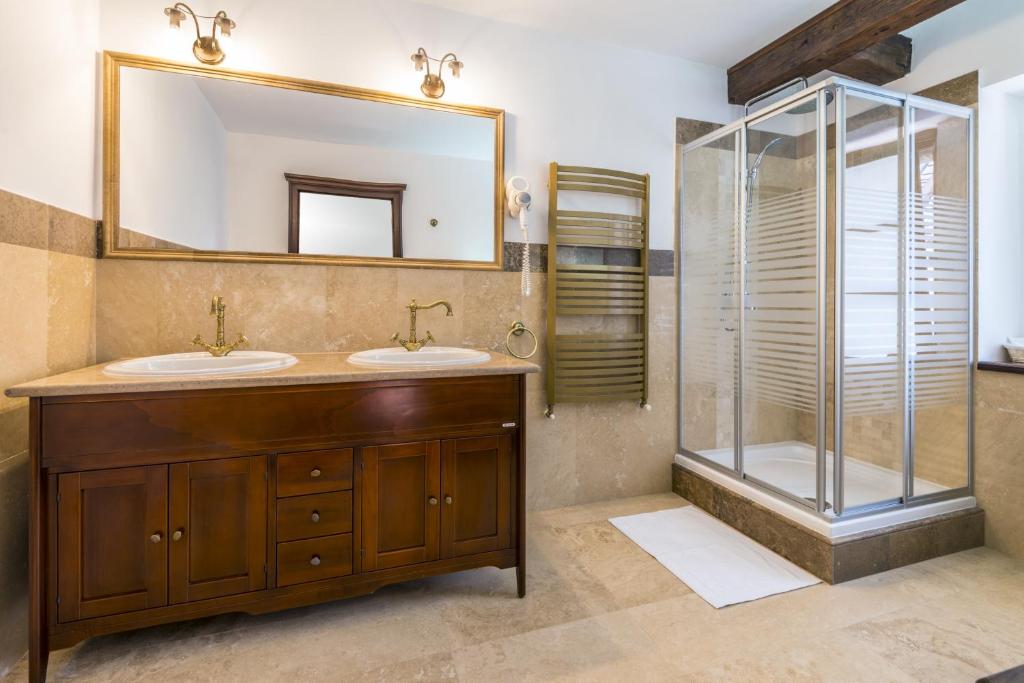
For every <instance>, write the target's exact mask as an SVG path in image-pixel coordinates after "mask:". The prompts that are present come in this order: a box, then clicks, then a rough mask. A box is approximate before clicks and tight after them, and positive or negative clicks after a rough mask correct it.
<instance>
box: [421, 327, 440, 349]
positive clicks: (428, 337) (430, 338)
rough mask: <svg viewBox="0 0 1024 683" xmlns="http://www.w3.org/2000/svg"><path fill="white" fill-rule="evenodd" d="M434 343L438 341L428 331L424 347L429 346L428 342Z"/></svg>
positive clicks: (424, 339)
mask: <svg viewBox="0 0 1024 683" xmlns="http://www.w3.org/2000/svg"><path fill="white" fill-rule="evenodd" d="M432 341H437V340H436V339H434V335H432V334H430V330H427V336H426V337H424V338H423V345H424V346H425V345H426V344H427V342H432Z"/></svg>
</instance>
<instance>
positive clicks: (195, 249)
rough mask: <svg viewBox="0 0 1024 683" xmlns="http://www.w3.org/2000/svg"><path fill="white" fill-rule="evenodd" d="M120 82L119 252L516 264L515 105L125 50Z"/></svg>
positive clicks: (114, 183)
mask: <svg viewBox="0 0 1024 683" xmlns="http://www.w3.org/2000/svg"><path fill="white" fill-rule="evenodd" d="M105 88H106V105H105V121H104V178H105V192H104V255H105V256H117V257H129V258H181V259H190V260H259V261H281V262H293V261H309V262H316V263H324V262H347V263H359V264H380V265H415V266H428V267H430V266H437V267H467V268H493V269H500V268H501V254H502V241H503V238H502V224H503V220H502V215H501V196H500V188H501V186H502V177H501V176H502V166H503V146H504V142H503V139H504V114H503V112H502V111H501V110H498V109H489V108H484V107H471V106H463V105H453V104H448V103H439V102H434V101H430V102H426V101H423V100H418V99H415V98H407V97H403V96H400V95H392V94H387V93H379V92H375V91H367V90H361V89H356V88H349V87H346V86H340V85H333V84H328V83H318V82H313V81H303V80H298V79H290V78H284V77H279V76H270V75H262V74H251V73H246V72H237V71H229V70H226V69H220V68H212V67H202V66H194V65H187V64H177V63H172V62H165V61H161V60H156V59H150V58H147V57H135V56H131V55H123V54H116V53H106V55H105Z"/></svg>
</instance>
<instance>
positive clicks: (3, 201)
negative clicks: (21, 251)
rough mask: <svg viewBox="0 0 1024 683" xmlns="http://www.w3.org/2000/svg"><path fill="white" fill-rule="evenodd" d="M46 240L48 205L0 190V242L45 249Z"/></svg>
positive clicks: (47, 232)
mask: <svg viewBox="0 0 1024 683" xmlns="http://www.w3.org/2000/svg"><path fill="white" fill-rule="evenodd" d="M48 241H49V207H48V206H47V205H46V204H43V203H41V202H37V201H35V200H34V199H29V198H28V197H22V196H21V195H17V194H13V193H11V192H5V191H4V190H0V242H4V243H7V244H17V245H19V246H22V247H35V248H36V249H46V245H47V243H48Z"/></svg>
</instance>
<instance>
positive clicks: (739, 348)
mask: <svg viewBox="0 0 1024 683" xmlns="http://www.w3.org/2000/svg"><path fill="white" fill-rule="evenodd" d="M747 138H748V126H747V124H746V123H744V124H743V127H742V128H741V129H740V135H739V140H738V144H737V145H736V148H737V150H738V154H739V163H738V164H736V173H737V174H739V175H738V180H739V184H737V186H736V187H737V188H738V190H739V221H738V226H739V229H738V230H737V231H736V251H735V253H736V295H737V298H738V300H739V301H738V306H739V309H738V311H737V315H736V375H735V377H736V379H735V381H734V383H733V392H734V393H733V463H734V466H735V468H736V474H737V476H739V477H740V478H741V479H743V478H745V474H744V470H743V333H744V323H743V321H744V319H745V318H746V310H747V274H746V273H747V252H746V243H747V218H748V213H749V211H748V208H747V203H748V202H749V201H750V199H749V194H750V193H749V191H748V188H747V184H748V183H750V174H749V173H748V172H747V164H748V159H747V156H748V154H747Z"/></svg>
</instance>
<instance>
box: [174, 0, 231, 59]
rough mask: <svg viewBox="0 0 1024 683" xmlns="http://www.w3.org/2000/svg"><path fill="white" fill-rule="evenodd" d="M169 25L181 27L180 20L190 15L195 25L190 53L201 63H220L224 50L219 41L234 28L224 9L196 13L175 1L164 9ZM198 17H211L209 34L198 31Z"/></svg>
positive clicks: (226, 36) (229, 34) (227, 35)
mask: <svg viewBox="0 0 1024 683" xmlns="http://www.w3.org/2000/svg"><path fill="white" fill-rule="evenodd" d="M164 14H166V15H167V20H168V22H169V23H170V27H171V28H173V29H179V28H181V22H183V21H185V18H186V17H192V22H193V23H194V24H195V26H196V42H194V43H192V54H194V55H195V56H196V59H198V60H199V61H200V62H202V63H203V64H220V63H221V62H223V61H224V50H222V49H221V42H222V41H223V40H224V39H225V38H229V37H230V36H231V29H233V28H235V22H233V21H231V19H229V18H228V15H227V13H226V12H225V11H224V10H221V11H219V12H217V14H215V15H214V16H212V17H210V16H206V15H204V14H196V13H195V12H194V11H192V8H191V7H189V6H188V5H186V4H185V3H183V2H177V3H175V4H174V6H173V7H167V8H165V9H164ZM200 19H213V25H212V26H211V27H210V35H208V36H204V35H202V34H201V33H200V32H199V20H200ZM217 29H220V40H218V39H217Z"/></svg>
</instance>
